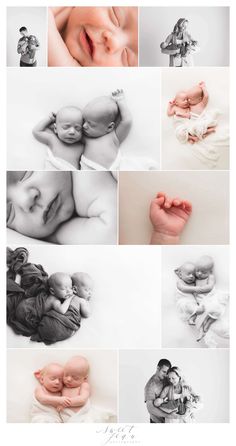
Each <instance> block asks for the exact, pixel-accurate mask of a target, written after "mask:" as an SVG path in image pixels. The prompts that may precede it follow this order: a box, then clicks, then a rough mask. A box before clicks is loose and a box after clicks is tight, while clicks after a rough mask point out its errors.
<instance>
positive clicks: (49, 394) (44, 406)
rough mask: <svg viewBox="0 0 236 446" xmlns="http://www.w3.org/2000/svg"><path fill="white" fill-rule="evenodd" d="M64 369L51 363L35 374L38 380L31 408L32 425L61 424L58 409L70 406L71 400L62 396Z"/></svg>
mask: <svg viewBox="0 0 236 446" xmlns="http://www.w3.org/2000/svg"><path fill="white" fill-rule="evenodd" d="M63 374H64V369H63V367H62V366H61V365H60V364H56V363H51V364H48V365H46V366H45V367H43V369H40V370H37V371H36V372H34V376H35V378H36V379H37V380H38V382H39V384H38V385H37V387H36V389H35V391H34V398H33V403H32V408H31V423H61V418H60V416H59V414H58V412H57V409H56V408H57V407H58V406H61V407H68V406H70V404H71V402H70V398H69V397H66V396H62V388H63Z"/></svg>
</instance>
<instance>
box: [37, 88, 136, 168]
mask: <svg viewBox="0 0 236 446" xmlns="http://www.w3.org/2000/svg"><path fill="white" fill-rule="evenodd" d="M131 124H132V119H131V115H130V112H129V110H128V108H127V105H126V101H125V97H124V93H123V90H116V91H114V92H113V93H112V96H111V97H109V96H102V97H99V98H96V99H94V100H92V101H91V102H89V103H88V104H87V105H86V107H85V108H84V109H83V112H82V111H81V110H80V109H79V108H78V107H75V106H67V107H63V108H61V109H60V110H59V111H58V112H57V114H56V115H55V114H51V116H49V117H48V118H46V119H44V120H42V121H40V123H39V124H37V125H36V126H35V128H34V129H33V134H34V136H35V138H36V139H37V140H38V141H40V142H42V143H43V144H46V145H47V146H48V148H49V150H50V154H52V155H53V158H54V160H53V161H52V163H54V167H55V166H56V165H57V164H56V162H57V161H62V166H63V167H64V168H62V169H61V170H75V169H83V170H86V169H88V170H94V169H95V170H112V167H113V165H114V163H115V161H116V159H117V157H118V155H119V146H120V144H121V143H122V142H123V141H124V139H125V138H126V137H127V135H128V133H129V131H130V128H131ZM50 154H49V155H50ZM51 159H52V156H51ZM63 161H64V163H63ZM114 170H115V169H114Z"/></svg>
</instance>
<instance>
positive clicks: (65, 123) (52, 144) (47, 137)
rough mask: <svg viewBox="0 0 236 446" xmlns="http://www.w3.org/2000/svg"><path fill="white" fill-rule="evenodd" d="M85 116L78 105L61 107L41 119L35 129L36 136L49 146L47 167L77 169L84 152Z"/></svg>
mask: <svg viewBox="0 0 236 446" xmlns="http://www.w3.org/2000/svg"><path fill="white" fill-rule="evenodd" d="M82 126H83V116H82V112H81V110H80V109H79V108H78V107H75V106H67V107H63V108H61V109H60V110H59V111H58V112H57V114H56V115H55V114H53V113H52V114H51V115H50V116H49V117H48V118H45V119H43V120H42V121H40V122H39V123H38V124H37V125H36V126H35V127H34V129H33V135H34V137H35V138H36V139H37V140H38V141H39V142H41V143H43V144H46V145H47V146H48V151H47V158H46V166H45V168H46V169H54V170H75V169H76V170H77V169H79V162H80V157H81V154H82V152H83V149H84V147H83V144H82V141H81V140H82Z"/></svg>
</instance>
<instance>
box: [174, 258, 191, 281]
mask: <svg viewBox="0 0 236 446" xmlns="http://www.w3.org/2000/svg"><path fill="white" fill-rule="evenodd" d="M175 274H177V276H178V277H179V278H180V279H182V280H183V281H184V282H185V283H194V282H195V279H196V278H195V265H194V263H191V262H185V263H183V265H181V266H180V267H179V268H177V269H175Z"/></svg>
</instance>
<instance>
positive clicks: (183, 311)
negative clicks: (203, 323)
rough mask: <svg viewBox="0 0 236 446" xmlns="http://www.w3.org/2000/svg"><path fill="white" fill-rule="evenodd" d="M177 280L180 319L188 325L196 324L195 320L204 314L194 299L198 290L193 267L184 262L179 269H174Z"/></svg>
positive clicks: (192, 264) (191, 264)
mask: <svg viewBox="0 0 236 446" xmlns="http://www.w3.org/2000/svg"><path fill="white" fill-rule="evenodd" d="M175 274H177V276H178V278H179V280H178V281H177V284H176V286H177V292H176V299H177V308H178V310H179V312H180V315H181V318H182V319H183V320H186V321H188V323H189V325H195V324H196V318H197V316H198V315H199V314H202V313H203V312H204V307H203V306H201V305H199V303H198V302H197V299H196V293H197V292H198V291H200V288H198V287H196V286H195V285H196V277H195V265H194V263H191V262H185V263H183V265H181V266H180V267H179V268H177V269H175Z"/></svg>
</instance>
